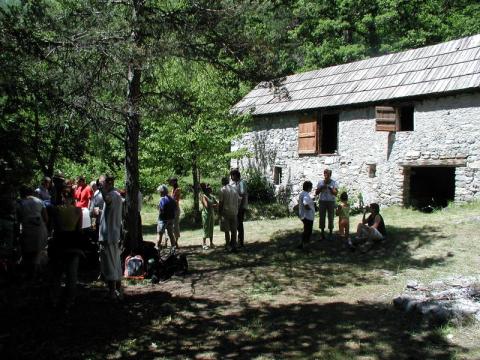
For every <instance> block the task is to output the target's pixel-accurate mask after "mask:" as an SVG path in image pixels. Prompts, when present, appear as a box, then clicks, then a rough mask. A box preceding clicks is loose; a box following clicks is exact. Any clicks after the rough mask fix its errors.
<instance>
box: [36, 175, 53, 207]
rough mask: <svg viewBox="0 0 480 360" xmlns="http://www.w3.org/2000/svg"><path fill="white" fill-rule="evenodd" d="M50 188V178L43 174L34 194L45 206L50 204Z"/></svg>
mask: <svg viewBox="0 0 480 360" xmlns="http://www.w3.org/2000/svg"><path fill="white" fill-rule="evenodd" d="M51 188H52V179H50V178H49V177H48V176H45V177H44V178H43V179H42V183H41V184H40V186H39V187H38V188H36V189H35V195H36V196H37V197H38V198H39V199H40V200H42V201H43V202H44V203H45V206H47V205H50V199H51V197H52V196H51V194H50V190H51ZM47 203H48V204H47Z"/></svg>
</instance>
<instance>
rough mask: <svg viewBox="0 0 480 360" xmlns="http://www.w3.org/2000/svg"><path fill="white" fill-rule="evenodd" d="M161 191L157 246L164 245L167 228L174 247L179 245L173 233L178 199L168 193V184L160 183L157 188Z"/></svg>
mask: <svg viewBox="0 0 480 360" xmlns="http://www.w3.org/2000/svg"><path fill="white" fill-rule="evenodd" d="M157 190H158V191H159V192H160V201H159V203H158V212H159V214H158V223H157V246H158V249H160V248H161V246H162V238H163V234H165V230H166V231H167V233H168V237H169V238H170V244H171V246H172V247H174V246H175V247H178V244H177V239H176V237H175V234H174V233H173V225H174V222H175V209H176V207H177V203H176V201H175V200H174V199H173V198H172V197H171V196H170V195H168V187H167V185H160V186H159V187H158V189H157Z"/></svg>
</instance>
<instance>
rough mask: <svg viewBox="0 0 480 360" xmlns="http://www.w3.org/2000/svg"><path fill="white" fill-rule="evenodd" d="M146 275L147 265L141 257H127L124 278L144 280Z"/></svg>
mask: <svg viewBox="0 0 480 360" xmlns="http://www.w3.org/2000/svg"><path fill="white" fill-rule="evenodd" d="M144 275H145V264H144V262H143V258H142V257H141V256H140V255H135V256H131V255H129V256H127V258H126V259H125V271H124V273H123V276H124V277H125V278H127V279H143V277H144Z"/></svg>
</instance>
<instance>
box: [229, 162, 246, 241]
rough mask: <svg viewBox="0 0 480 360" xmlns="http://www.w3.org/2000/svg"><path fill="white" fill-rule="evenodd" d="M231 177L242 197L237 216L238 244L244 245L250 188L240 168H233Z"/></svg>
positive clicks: (234, 186)
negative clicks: (244, 228)
mask: <svg viewBox="0 0 480 360" xmlns="http://www.w3.org/2000/svg"><path fill="white" fill-rule="evenodd" d="M230 178H231V179H232V181H233V188H234V189H235V190H237V193H238V196H239V197H240V203H239V204H238V216H237V222H238V223H237V227H238V246H239V247H243V245H244V240H245V235H244V230H243V220H244V218H245V211H246V210H247V208H248V190H247V183H246V182H245V180H243V179H242V178H241V176H240V171H239V170H238V169H233V170H232V171H230Z"/></svg>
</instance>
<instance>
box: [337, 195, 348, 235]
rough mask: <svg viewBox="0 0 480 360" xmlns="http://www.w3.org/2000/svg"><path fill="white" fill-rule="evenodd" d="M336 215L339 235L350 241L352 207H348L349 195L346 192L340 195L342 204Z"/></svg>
mask: <svg viewBox="0 0 480 360" xmlns="http://www.w3.org/2000/svg"><path fill="white" fill-rule="evenodd" d="M335 213H336V215H337V216H338V234H339V236H341V237H343V238H344V239H345V240H348V238H349V235H350V205H348V194H347V193H346V192H342V193H341V194H340V204H339V205H338V207H337V210H336V212H335Z"/></svg>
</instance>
